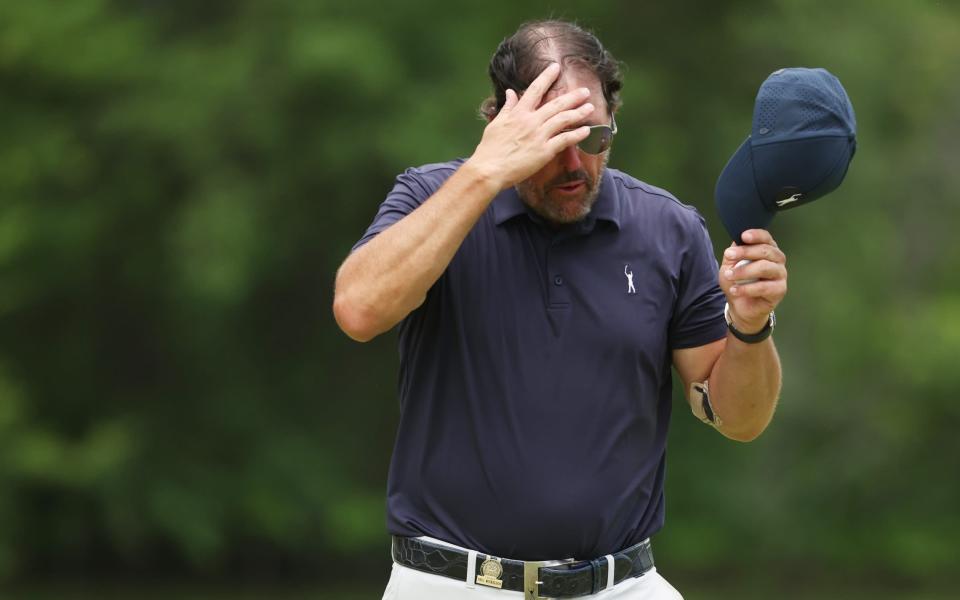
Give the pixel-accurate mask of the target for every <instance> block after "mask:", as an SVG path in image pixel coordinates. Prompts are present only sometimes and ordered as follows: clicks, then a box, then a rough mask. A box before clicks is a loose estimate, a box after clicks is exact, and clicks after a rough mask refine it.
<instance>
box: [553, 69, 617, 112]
mask: <svg viewBox="0 0 960 600" xmlns="http://www.w3.org/2000/svg"><path fill="white" fill-rule="evenodd" d="M582 87H585V88H587V89H589V90H590V102H592V103H593V104H594V106H596V107H597V109H598V110H599V111H600V112H602V113H606V108H607V103H606V101H605V100H604V98H603V87H602V86H601V85H600V80H599V79H598V78H597V76H596V75H594V74H593V72H592V71H590V70H589V69H587V68H586V67H582V66H577V65H576V64H570V63H567V64H566V65H564V67H563V70H562V71H561V72H560V75H559V76H558V77H557V80H556V81H555V82H554V84H553V86H551V87H550V89H549V90H547V93H546V94H544V95H543V101H542V103H543V104H545V103H547V102H550V101H551V100H553V99H554V98H556V97H557V96H562V95H563V94H566V93H567V92H569V91H572V90H575V89H577V88H582Z"/></svg>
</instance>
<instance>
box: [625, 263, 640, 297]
mask: <svg viewBox="0 0 960 600" xmlns="http://www.w3.org/2000/svg"><path fill="white" fill-rule="evenodd" d="M623 274H624V275H626V276H627V293H628V294H636V293H637V288H635V287H633V271H631V270H630V265H623Z"/></svg>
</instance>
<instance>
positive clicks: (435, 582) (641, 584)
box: [383, 563, 683, 600]
mask: <svg viewBox="0 0 960 600" xmlns="http://www.w3.org/2000/svg"><path fill="white" fill-rule="evenodd" d="M584 597H585V598H597V599H598V600H683V596H681V595H680V592H678V591H677V590H676V589H674V587H673V586H672V585H670V583H669V582H668V581H667V580H666V579H664V578H663V577H661V576H660V574H659V573H657V568H656V567H653V568H651V569H650V570H649V571H647V572H646V573H644V574H643V575H641V576H640V577H633V578H630V579H625V580H623V581H621V582H620V583H619V584H618V585H615V586H614V587H613V588H611V589H609V590H604V591H602V592H600V593H598V594H593V595H590V596H584ZM522 598H523V592H514V591H510V590H498V589H496V588H492V587H487V586H483V585H474V586H469V587H468V585H467V582H466V581H457V580H456V579H451V578H449V577H444V576H442V575H434V574H432V573H424V572H422V571H417V570H416V569H411V568H409V567H404V566H402V565H398V564H396V563H394V564H393V571H391V573H390V581H389V582H388V583H387V590H386V591H385V592H384V593H383V600H461V599H462V600H468V599H469V600H522Z"/></svg>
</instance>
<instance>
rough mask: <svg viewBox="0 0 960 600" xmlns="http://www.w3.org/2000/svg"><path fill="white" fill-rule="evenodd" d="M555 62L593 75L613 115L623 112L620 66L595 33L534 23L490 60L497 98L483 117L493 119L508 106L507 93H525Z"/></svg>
mask: <svg viewBox="0 0 960 600" xmlns="http://www.w3.org/2000/svg"><path fill="white" fill-rule="evenodd" d="M552 61H557V62H559V63H560V65H561V66H566V65H567V64H570V63H574V64H579V65H582V66H584V67H586V68H588V69H589V70H590V71H592V72H593V73H594V74H595V75H596V76H597V79H599V80H600V85H601V87H602V88H603V97H604V99H606V101H607V107H608V109H609V111H610V113H611V114H613V113H614V112H616V110H617V109H618V108H620V88H622V87H623V76H622V75H621V74H620V63H619V62H618V61H617V59H615V58H614V57H613V55H612V54H610V52H608V51H607V49H606V48H604V47H603V44H601V43H600V40H598V39H597V36H595V35H594V34H593V33H592V32H590V31H587V30H586V29H583V28H582V27H580V26H579V25H577V24H576V23H570V22H568V21H553V20H550V21H531V22H529V23H524V24H523V25H521V26H520V29H518V30H517V32H516V33H514V34H513V35H512V36H510V37H508V38H505V39H504V40H503V41H502V42H500V45H499V46H498V47H497V51H496V52H494V54H493V58H491V59H490V68H489V73H490V81H491V82H493V95H492V96H490V97H489V98H487V99H486V100H484V101H483V103H482V104H481V105H480V115H481V116H482V117H485V118H486V119H493V118H494V117H495V116H497V113H499V112H500V109H501V108H503V104H504V103H505V102H506V99H507V96H506V91H507V90H508V89H512V90H514V91H516V92H517V93H520V92H523V90H525V89H527V87H528V86H529V85H530V84H531V83H532V82H533V80H534V79H536V77H537V75H539V74H540V72H541V71H543V70H544V69H545V68H546V67H547V65H548V64H550V62H552Z"/></svg>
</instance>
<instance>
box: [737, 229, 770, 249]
mask: <svg viewBox="0 0 960 600" xmlns="http://www.w3.org/2000/svg"><path fill="white" fill-rule="evenodd" d="M740 239H741V240H743V243H744V244H745V245H748V244H770V245H771V246H776V245H777V243H776V242H775V241H773V236H772V235H770V232H769V231H767V230H766V229H748V230H746V231H744V232H743V233H741V234H740Z"/></svg>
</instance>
